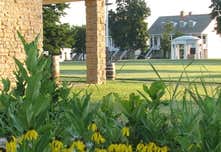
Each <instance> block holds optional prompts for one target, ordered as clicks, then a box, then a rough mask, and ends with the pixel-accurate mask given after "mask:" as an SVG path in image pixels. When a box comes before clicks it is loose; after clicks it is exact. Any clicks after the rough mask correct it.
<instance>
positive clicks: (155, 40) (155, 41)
mask: <svg viewBox="0 0 221 152" xmlns="http://www.w3.org/2000/svg"><path fill="white" fill-rule="evenodd" d="M154 45H155V46H157V37H154Z"/></svg>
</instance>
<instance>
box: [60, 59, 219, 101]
mask: <svg viewBox="0 0 221 152" xmlns="http://www.w3.org/2000/svg"><path fill="white" fill-rule="evenodd" d="M150 62H151V63H152V64H153V65H154V67H155V68H156V70H157V71H158V72H159V74H160V76H161V78H162V79H163V80H164V81H166V82H168V86H169V88H170V90H171V92H173V91H172V90H173V88H174V84H175V82H176V81H178V80H179V78H180V75H181V73H182V72H183V71H184V68H185V67H186V66H187V65H188V64H190V63H192V61H191V60H150ZM116 73H117V75H116V77H117V78H116V80H115V81H107V82H106V84H103V85H99V86H98V85H86V84H85V80H86V65H85V62H73V61H72V62H64V63H62V64H61V75H62V80H64V81H72V82H81V85H79V83H77V85H76V86H77V87H74V88H75V89H74V90H76V89H77V90H79V89H83V88H84V89H85V88H86V89H87V90H88V91H91V92H93V98H94V99H95V100H98V99H100V98H101V97H102V96H103V95H106V94H108V93H110V92H117V93H120V95H121V96H122V97H128V95H129V94H130V93H131V92H136V90H142V84H144V83H145V84H147V85H149V84H150V83H151V81H154V80H159V78H158V77H157V75H156V73H155V72H154V70H153V69H152V67H151V66H150V64H149V63H148V61H147V60H127V61H119V62H117V63H116ZM202 79H203V80H204V81H205V82H208V84H207V89H208V90H210V92H212V90H213V88H215V87H217V86H219V83H220V84H221V60H195V61H193V63H192V64H191V65H190V66H189V67H188V68H186V69H185V74H184V77H183V78H182V79H181V82H190V81H191V82H200V81H201V80H202ZM186 86H187V84H186V83H182V85H181V87H180V89H179V91H180V92H182V90H183V88H184V87H186ZM198 88H201V89H200V90H202V92H203V89H202V87H201V85H200V84H199V85H198ZM169 97H170V95H169V94H167V95H166V96H165V97H164V98H165V99H168V98H169Z"/></svg>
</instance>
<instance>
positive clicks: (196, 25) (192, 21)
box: [149, 14, 212, 34]
mask: <svg viewBox="0 0 221 152" xmlns="http://www.w3.org/2000/svg"><path fill="white" fill-rule="evenodd" d="M211 21H212V18H211V16H210V15H209V14H200V15H192V14H190V15H186V16H182V15H181V16H180V15H178V16H162V17H159V18H158V19H157V20H156V21H155V22H154V24H153V25H152V26H151V27H150V29H149V33H150V34H161V33H163V31H164V25H165V23H172V25H173V26H174V29H175V31H179V32H182V33H184V34H195V33H202V32H203V30H204V29H205V28H206V27H207V26H208V25H209V23H210V22H211Z"/></svg>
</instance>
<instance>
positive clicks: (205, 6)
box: [62, 0, 211, 26]
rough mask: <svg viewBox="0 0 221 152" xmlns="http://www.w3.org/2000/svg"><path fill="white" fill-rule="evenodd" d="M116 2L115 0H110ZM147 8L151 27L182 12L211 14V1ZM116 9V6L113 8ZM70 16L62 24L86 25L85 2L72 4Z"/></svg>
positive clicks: (159, 2)
mask: <svg viewBox="0 0 221 152" xmlns="http://www.w3.org/2000/svg"><path fill="white" fill-rule="evenodd" d="M110 1H112V2H114V0H110ZM146 2H147V6H149V7H150V9H151V16H150V17H148V19H147V20H148V23H149V26H150V25H151V24H152V23H153V22H154V21H155V20H156V19H157V17H159V16H168V15H178V14H179V13H180V11H181V10H183V11H185V12H190V11H191V12H192V14H206V13H210V9H209V6H210V4H211V0H146ZM113 7H114V6H113ZM66 12H67V13H68V14H67V16H66V17H64V18H63V19H62V22H68V23H70V24H72V25H82V24H85V17H86V15H85V4H84V1H81V2H73V3H71V8H70V9H68V10H67V11H66Z"/></svg>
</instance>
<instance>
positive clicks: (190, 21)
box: [188, 20, 196, 28]
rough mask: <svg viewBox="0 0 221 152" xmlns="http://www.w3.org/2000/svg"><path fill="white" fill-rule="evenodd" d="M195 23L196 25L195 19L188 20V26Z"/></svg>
mask: <svg viewBox="0 0 221 152" xmlns="http://www.w3.org/2000/svg"><path fill="white" fill-rule="evenodd" d="M195 25H196V21H193V20H189V21H188V26H189V28H193V27H194V26H195Z"/></svg>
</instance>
